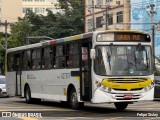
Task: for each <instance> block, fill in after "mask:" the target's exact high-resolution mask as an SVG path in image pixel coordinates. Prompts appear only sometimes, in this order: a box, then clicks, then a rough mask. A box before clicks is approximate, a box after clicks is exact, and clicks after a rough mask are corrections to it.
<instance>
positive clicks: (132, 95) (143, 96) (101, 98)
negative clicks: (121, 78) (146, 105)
mask: <svg viewBox="0 0 160 120" xmlns="http://www.w3.org/2000/svg"><path fill="white" fill-rule="evenodd" d="M153 99H154V87H153V88H152V89H151V90H149V91H146V92H143V93H142V92H140V91H139V92H138V91H117V92H116V91H114V92H111V93H108V92H104V91H102V90H100V89H96V91H95V92H94V96H93V99H92V103H114V102H137V101H143V100H153Z"/></svg>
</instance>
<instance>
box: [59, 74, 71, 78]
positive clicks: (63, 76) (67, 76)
mask: <svg viewBox="0 0 160 120" xmlns="http://www.w3.org/2000/svg"><path fill="white" fill-rule="evenodd" d="M70 77H71V75H70V73H62V74H61V79H70Z"/></svg>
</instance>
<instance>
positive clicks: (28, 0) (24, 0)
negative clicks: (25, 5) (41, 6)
mask: <svg viewBox="0 0 160 120" xmlns="http://www.w3.org/2000/svg"><path fill="white" fill-rule="evenodd" d="M32 1H33V0H23V2H32Z"/></svg>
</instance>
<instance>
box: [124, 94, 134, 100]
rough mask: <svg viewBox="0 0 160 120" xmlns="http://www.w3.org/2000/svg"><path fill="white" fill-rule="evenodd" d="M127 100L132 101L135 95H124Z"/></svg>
mask: <svg viewBox="0 0 160 120" xmlns="http://www.w3.org/2000/svg"><path fill="white" fill-rule="evenodd" d="M124 98H125V99H131V98H133V94H124Z"/></svg>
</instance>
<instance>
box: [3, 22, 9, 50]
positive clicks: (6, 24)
mask: <svg viewBox="0 0 160 120" xmlns="http://www.w3.org/2000/svg"><path fill="white" fill-rule="evenodd" d="M4 26H5V51H6V52H7V44H8V40H7V37H8V35H7V34H8V33H7V26H8V23H7V20H5V24H4Z"/></svg>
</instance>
